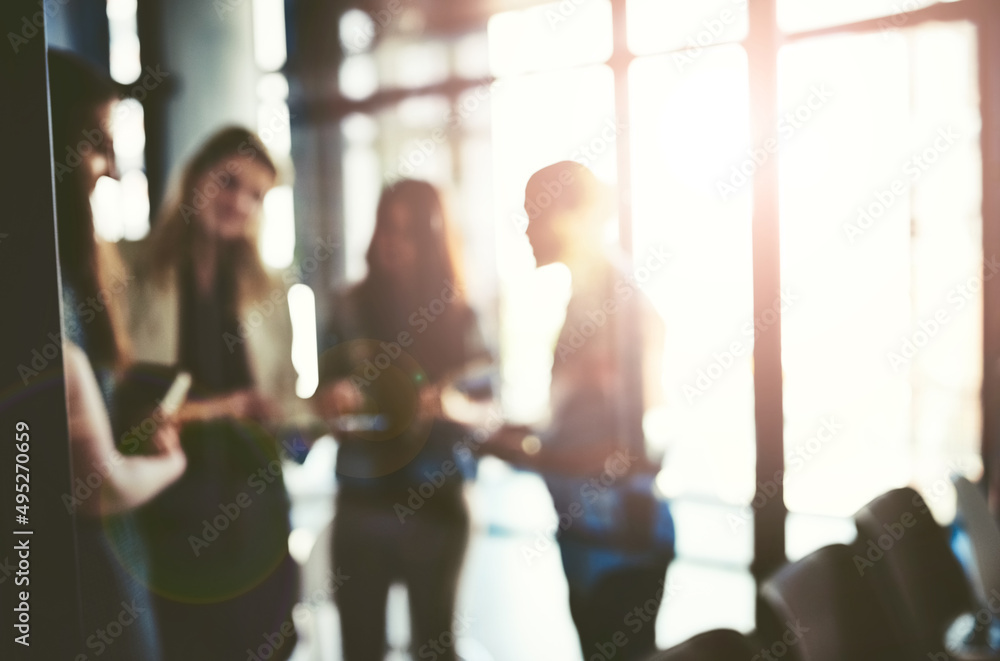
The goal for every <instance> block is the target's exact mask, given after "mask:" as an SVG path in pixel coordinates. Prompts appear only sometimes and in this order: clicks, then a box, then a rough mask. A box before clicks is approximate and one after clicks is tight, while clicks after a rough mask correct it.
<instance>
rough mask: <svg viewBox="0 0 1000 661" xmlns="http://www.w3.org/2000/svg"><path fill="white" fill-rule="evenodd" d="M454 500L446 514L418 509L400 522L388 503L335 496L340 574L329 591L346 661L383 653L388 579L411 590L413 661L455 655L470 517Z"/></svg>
mask: <svg viewBox="0 0 1000 661" xmlns="http://www.w3.org/2000/svg"><path fill="white" fill-rule="evenodd" d="M438 497H441V498H447V497H448V496H447V495H445V494H439V495H438ZM453 505H454V506H453V507H450V508H448V509H447V511H446V512H444V513H442V512H441V511H440V508H438V511H435V512H430V511H425V510H417V511H416V513H415V514H413V515H409V516H406V517H405V518H404V520H403V521H400V519H399V517H398V516H397V515H396V514H395V512H394V511H393V509H392V505H391V504H390V505H389V506H388V507H386V506H378V505H374V504H372V505H365V504H363V503H359V502H357V499H355V498H351V499H345V498H338V503H337V512H336V515H335V518H334V523H333V553H332V555H333V571H334V572H337V573H338V574H339V575H341V576H343V577H344V582H343V583H342V584H341V585H340V586H339V587H338V589H337V591H336V592H335V593H334V598H335V600H336V602H337V608H338V610H339V612H340V630H341V640H342V642H343V652H344V661H382V659H383V658H384V657H385V653H386V646H387V643H386V621H385V616H386V601H387V598H388V594H389V587H390V586H391V585H392V583H393V582H401V583H403V584H405V585H406V589H407V592H408V595H409V606H410V622H411V632H412V646H413V650H412V651H413V656H414V658H429V657H430V656H433V658H435V659H438V660H439V661H454V659H456V658H457V657H456V655H455V633H454V632H453V631H452V620H453V619H454V615H455V597H456V593H457V590H458V579H459V574H460V572H461V566H462V559H463V557H464V555H465V549H466V546H467V545H468V536H469V518H468V511H467V510H466V508H465V504H464V501H460V500H459V502H457V503H454V504H453Z"/></svg>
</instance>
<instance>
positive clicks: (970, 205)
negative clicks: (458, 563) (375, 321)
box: [339, 0, 1000, 646]
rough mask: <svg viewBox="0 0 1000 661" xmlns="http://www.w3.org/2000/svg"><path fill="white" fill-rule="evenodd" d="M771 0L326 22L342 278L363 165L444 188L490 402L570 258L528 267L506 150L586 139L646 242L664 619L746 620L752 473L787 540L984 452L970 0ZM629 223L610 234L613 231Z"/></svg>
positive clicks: (554, 310) (547, 157)
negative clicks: (457, 25)
mask: <svg viewBox="0 0 1000 661" xmlns="http://www.w3.org/2000/svg"><path fill="white" fill-rule="evenodd" d="M769 3H772V4H770V6H771V7H772V8H773V9H774V14H773V16H776V19H775V20H776V21H777V25H776V26H767V25H761V24H760V23H759V22H757V23H755V22H754V20H753V18H752V16H751V11H754V7H755V5H754V0H751V1H750V3H749V4H748V3H747V2H746V1H744V0H712V1H711V2H699V3H692V2H683V1H681V0H594V1H593V2H587V3H565V2H564V3H549V4H539V5H535V6H531V7H527V8H524V7H523V5H522V6H521V8H518V9H515V10H512V11H507V12H502V13H498V14H496V15H494V16H493V17H492V18H491V19H490V21H489V23H488V29H487V31H486V33H485V34H482V33H475V34H472V35H468V36H466V37H463V38H459V39H446V40H442V39H440V38H428V37H426V36H423V35H420V34H419V29H417V28H414V29H410V28H408V27H407V26H408V25H409V23H410V21H409V20H408V19H407V18H406V17H405V16H402V17H400V20H398V21H396V22H394V23H393V25H392V26H390V27H389V28H388V29H387V30H388V32H391V34H389V33H386V34H381V33H380V31H382V30H385V29H386V28H383V27H382V26H381V25H378V24H376V23H374V22H372V20H371V18H369V17H368V16H367V15H365V14H364V13H362V12H358V11H350V12H348V13H347V14H345V15H344V17H343V19H342V22H341V26H340V33H341V40H342V42H343V45H344V48H345V51H346V53H347V56H346V58H345V60H344V62H343V64H342V66H341V69H340V77H339V85H340V93H341V96H342V97H343V99H345V101H346V103H347V104H349V105H350V104H353V106H354V107H355V108H356V110H355V111H354V112H351V113H348V114H346V116H344V117H343V118H342V119H341V120H340V129H341V133H342V138H343V142H344V145H345V150H344V155H343V159H344V160H343V164H344V167H343V172H344V188H345V195H344V213H345V217H346V223H345V231H346V245H347V265H346V271H347V275H348V278H349V279H356V278H359V277H361V275H362V274H363V273H364V269H365V266H364V261H363V258H364V250H365V248H366V246H367V242H368V240H369V238H370V236H371V230H372V222H373V219H374V210H375V202H376V200H377V197H378V193H379V190H380V188H381V186H382V184H383V183H385V182H386V181H392V180H393V179H395V178H398V177H400V176H414V177H419V178H425V179H428V180H430V181H432V182H435V183H437V184H439V185H441V186H443V187H444V188H446V189H448V190H451V191H453V192H457V191H461V193H460V196H458V197H457V205H456V207H457V209H458V211H459V213H458V214H456V215H457V218H458V219H459V220H460V226H461V229H462V231H463V234H464V237H463V238H464V243H465V246H466V259H467V264H468V265H469V267H470V268H469V274H470V281H471V282H470V287H469V290H470V291H469V293H470V298H471V299H472V300H473V301H474V302H477V303H478V304H479V305H481V307H482V310H481V312H482V313H483V314H484V316H485V318H486V319H487V322H488V323H487V324H486V325H487V329H488V332H489V333H490V334H491V336H492V337H493V338H495V341H496V345H497V348H498V352H499V356H500V371H501V385H502V389H501V396H502V406H503V409H504V414H505V416H507V417H508V418H509V419H514V420H522V421H535V420H537V419H538V418H539V416H542V415H544V412H545V411H546V399H547V394H548V387H547V386H548V378H549V370H550V367H551V355H552V354H551V352H552V348H553V345H554V343H555V340H556V334H557V333H558V330H559V327H560V325H561V322H562V314H561V311H562V309H563V308H564V304H565V302H566V299H567V296H568V293H569V286H570V281H569V278H570V276H569V273H568V272H567V271H566V270H565V269H563V268H562V267H559V266H552V267H546V268H542V269H538V270H536V269H534V268H533V266H534V264H533V260H532V258H531V253H530V250H529V249H528V247H527V242H526V240H525V238H524V236H523V233H524V227H525V225H526V223H527V218H526V216H525V214H524V211H523V208H522V205H523V192H524V186H525V183H526V182H527V180H528V178H529V176H530V175H531V174H532V173H533V172H534V171H536V170H537V169H539V168H540V167H543V166H545V165H548V164H551V163H553V162H556V161H559V160H576V161H578V162H580V163H582V164H584V165H586V166H588V167H590V168H591V169H592V170H593V171H594V172H595V174H596V175H597V176H598V178H599V179H600V180H601V181H602V182H604V183H605V184H606V185H607V186H608V187H609V188H611V189H614V190H616V191H617V195H618V197H619V205H618V208H619V209H625V210H627V211H628V213H626V214H623V217H622V218H617V217H616V218H612V219H611V220H610V221H609V224H608V228H607V237H608V244H609V246H610V247H617V248H620V249H623V250H624V251H625V252H628V253H631V254H632V255H633V256H634V258H635V259H636V260H637V261H638V260H641V259H642V258H643V257H644V256H645V255H647V254H649V253H650V252H651V251H663V252H666V253H667V254H668V255H669V259H668V261H667V264H666V265H665V266H664V267H663V268H662V270H660V271H658V272H656V273H653V274H652V277H650V278H648V280H647V281H646V282H644V283H643V289H644V291H645V293H646V294H647V295H648V296H649V297H650V299H651V300H652V302H653V303H654V305H655V307H656V308H657V310H658V311H659V313H660V314H661V316H662V317H663V319H664V322H665V324H666V328H667V336H666V346H665V355H664V362H663V366H662V367H663V385H664V386H665V388H664V390H665V393H666V399H665V401H664V402H663V404H662V406H660V407H658V408H656V409H653V410H651V411H649V412H648V413H647V416H646V420H645V421H644V425H645V429H646V435H647V444H648V446H649V449H650V451H651V453H652V454H653V455H654V456H662V457H663V468H662V472H661V474H660V477H659V479H658V483H659V484H660V486H661V487H662V489H663V490H664V491H665V492H666V493H667V494H668V495H669V496H670V497H671V498H672V503H673V509H674V514H675V518H676V522H677V530H678V560H677V561H676V562H675V563H674V565H673V566H672V568H671V570H670V580H671V582H673V583H674V584H675V585H676V586H677V587H678V589H676V590H674V591H673V594H672V595H671V597H670V598H669V599H667V600H666V601H665V603H664V606H663V609H662V611H661V619H660V622H659V624H658V642H659V644H660V645H662V646H665V645H670V644H672V643H675V642H678V641H680V640H683V639H685V638H687V637H688V636H690V635H692V634H694V633H697V632H699V631H703V630H706V629H709V628H714V627H734V628H737V629H743V630H749V629H751V628H752V627H753V626H754V615H753V612H754V606H753V604H754V599H755V584H754V580H753V578H752V576H751V569H750V567H751V563H752V562H753V561H754V557H753V554H754V551H753V549H754V539H755V534H756V535H757V538H758V542H759V540H760V537H761V536H762V535H767V534H769V531H762V530H758V531H756V532H755V530H754V523H755V514H756V513H757V512H758V510H759V509H760V508H761V507H763V506H766V502H765V503H763V504H762V503H761V502H760V498H761V493H765V494H766V493H768V490H769V488H770V485H768V484H767V483H766V482H767V480H768V479H773V480H776V481H777V482H778V483H780V484H779V486H781V487H783V489H784V503H783V504H784V506H786V507H787V509H788V511H789V516H788V517H787V519H786V520H785V524H784V525H785V532H786V535H787V538H786V541H785V545H784V548H783V549H781V550H782V551H783V552H784V553H785V554H787V556H788V557H789V558H791V559H795V558H798V557H801V556H802V555H804V554H806V553H808V552H810V551H812V550H815V549H816V548H818V547H820V546H822V545H824V544H827V543H831V542H835V541H849V540H850V539H851V538H853V536H854V529H853V523H852V521H851V516H852V515H853V513H854V512H855V511H856V510H857V509H858V508H860V507H861V506H863V505H864V504H865V503H866V502H867V501H869V500H870V499H872V498H874V497H875V496H877V495H879V494H880V493H883V492H885V491H886V490H888V489H891V488H893V487H897V486H903V485H907V484H910V485H913V486H916V487H917V488H918V489H919V490H921V491H922V492H923V494H924V495H925V497H926V498H927V499H928V501H929V503H930V504H931V507H932V508H933V510H934V512H935V514H936V515H937V516H938V518H939V520H941V521H942V522H945V521H948V520H949V519H950V518H951V516H952V513H953V508H954V504H953V495H952V494H951V493H950V488H949V487H948V486H947V483H948V477H949V473H951V472H958V473H962V474H965V475H967V476H970V477H973V478H977V477H979V476H980V475H981V473H982V462H981V457H980V441H981V438H982V433H983V432H982V428H983V423H982V419H981V418H982V407H981V402H980V389H981V387H982V383H983V371H982V363H983V360H982V357H983V331H982V328H983V324H984V314H983V295H982V288H983V282H982V279H983V277H982V276H983V272H984V271H983V268H984V251H983V243H982V237H983V219H982V212H981V207H982V195H983V191H982V179H983V177H982V156H981V154H980V150H979V144H980V125H981V117H980V115H979V91H978V80H979V78H978V75H979V67H980V65H981V63H980V62H978V59H977V43H978V39H979V32H978V31H977V27H976V24H975V20H976V17H975V10H974V8H973V6H972V5H973V3H971V2H969V1H959V2H955V3H950V4H952V5H954V6H953V7H950V8H948V9H947V11H945V10H944V9H943V8H944V7H945V3H937V2H932V1H924V2H920V3H916V2H913V3H910V2H901V3H898V2H868V1H865V2H860V1H857V2H836V3H830V2H818V1H816V2H813V1H812V0H810V1H809V2H799V1H795V2H793V1H792V0H787V1H786V0H757V6H759V5H769ZM939 4H940V6H939ZM766 15H767V12H760V13H758V14H754V15H753V16H766ZM932 19H933V20H932ZM851 21H866V22H863V23H858V24H850V23H849V22H851ZM619 23H620V24H619ZM774 27H776V28H777V29H778V30H779V32H778V35H777V37H776V42H769V41H768V36H767V33H768V32H769V29H770V28H774ZM806 30H823V32H822V33H820V34H815V35H813V34H806V33H804V31H806ZM375 36H377V37H378V38H377V39H375V38H374V37H375ZM484 41H485V43H484ZM762 44H764V46H762ZM486 52H488V54H489V61H488V65H487V63H486V62H484V60H483V57H482V56H483V54H484V53H486ZM762 52H763V53H765V55H766V57H763V58H762V57H761V53H762ZM752 55H753V57H752ZM754 58H757V59H754ZM755 67H756V68H755ZM488 75H491V76H493V77H494V78H495V80H490V79H488V78H486V76H488ZM769 75H770V76H773V77H774V78H775V79H776V80H777V86H778V89H777V93H776V95H775V98H771V99H766V100H765V103H766V104H767V105H768V107H765V108H758V107H754V106H752V102H751V99H754V98H756V95H755V94H754V93H753V92H754V90H753V89H752V88H751V84H752V81H753V80H755V79H760V78H761V77H763V78H767V77H768V76H769ZM755 77H756V78H755ZM477 80H478V81H479V82H478V83H477ZM456 83H458V84H456ZM456 89H458V90H461V91H460V92H456V91H455V90H456ZM758 103H760V101H759V100H758ZM771 114H773V116H774V120H773V122H770V123H767V124H764V125H755V124H753V123H752V121H751V120H752V119H753V118H754V117H760V116H769V115H771ZM755 126H756V130H755V129H754V127H755ZM772 159H776V160H777V162H778V165H779V167H778V170H777V186H776V189H775V190H774V191H773V193H774V195H775V196H776V198H775V205H774V208H775V209H776V213H777V216H778V217H777V222H775V223H773V225H768V224H767V223H761V218H759V217H756V218H755V217H754V213H755V209H758V212H757V213H758V215H759V213H760V212H759V208H760V206H759V202H760V200H761V198H762V196H764V195H769V194H771V193H770V192H769V191H768V190H767V188H766V185H764V184H761V181H762V180H763V178H762V177H760V176H759V175H760V173H761V171H762V170H763V169H765V168H766V167H768V165H769V164H771V163H772ZM623 224H627V226H624V225H623ZM761 227H765V228H770V229H765V230H764V231H763V233H762V232H761V230H760V228H761ZM623 228H624V229H626V230H628V231H624V232H623V231H622V230H623ZM768 233H770V236H768ZM622 235H624V236H631V237H632V238H631V245H626V246H622V245H617V244H618V242H619V236H622ZM762 236H763V237H764V238H765V239H767V240H773V242H774V245H779V246H780V264H778V263H777V262H776V263H775V265H774V268H775V269H776V271H777V273H778V274H779V275H780V288H779V287H776V288H775V290H774V291H773V292H772V293H771V294H770V295H769V298H768V299H767V300H766V301H763V302H762V296H761V291H763V289H764V287H762V286H761V284H760V283H761V282H766V281H768V279H769V278H770V277H771V275H770V274H768V273H763V272H762V271H761V269H762V268H764V267H763V266H762V264H761V262H760V260H759V259H758V260H757V262H756V266H755V256H757V257H759V256H760V254H762V252H761V251H763V250H765V248H763V247H761V245H755V237H756V239H760V238H761V237H762ZM765 243H766V241H765ZM985 263H986V269H987V270H986V271H985V272H986V273H987V274H989V273H991V272H992V271H991V270H990V268H991V265H992V264H993V262H991V261H990V259H985ZM997 267H998V269H1000V265H997ZM755 299H756V300H755ZM779 319H780V321H779ZM779 332H780V336H781V352H780V355H779V354H777V353H775V355H774V357H773V358H771V359H768V360H773V362H774V363H775V364H774V365H770V364H768V365H757V364H755V358H754V356H755V353H754V352H755V348H757V347H758V343H759V342H761V338H766V339H767V340H768V341H769V342H770V341H773V339H774V337H775V336H777V335H778V334H779ZM769 333H770V335H767V334H769ZM759 355H768V354H767V352H765V353H764V354H758V356H759ZM763 369H768V370H770V371H773V372H780V373H781V375H782V383H783V396H782V397H781V398H780V399H777V398H775V399H776V401H774V402H767V403H766V406H772V404H773V405H774V406H776V407H777V409H778V410H779V412H780V416H779V417H780V418H781V419H782V420H783V445H782V446H781V448H780V449H781V452H782V454H783V457H784V469H783V470H784V472H783V474H780V475H776V476H774V477H773V478H767V477H766V476H764V477H763V478H762V476H761V475H759V474H758V473H757V471H755V462H756V461H757V458H758V454H757V453H758V451H759V446H760V444H761V439H759V438H757V429H758V425H759V423H760V421H759V420H758V419H757V418H755V410H756V411H758V415H759V411H760V410H761V402H762V400H763V399H764V398H766V397H768V396H769V393H768V391H767V390H762V387H761V386H760V385H757V386H756V389H757V390H756V391H755V371H756V372H759V371H760V370H763ZM480 478H481V479H480V482H479V485H478V486H477V489H480V492H479V493H480V496H481V498H479V499H478V500H477V501H476V503H477V507H478V508H479V512H480V513H481V514H482V516H483V517H484V518H485V520H486V521H485V522H486V524H487V525H488V526H489V527H490V529H492V530H505V531H508V532H513V533H514V534H515V535H518V534H520V535H527V536H529V537H532V538H536V537H537V535H539V534H542V536H546V535H550V534H551V532H552V530H553V529H554V527H555V526H554V524H552V523H551V522H550V521H548V519H547V518H546V517H545V516H543V515H541V514H539V512H540V508H539V507H538V506H539V504H542V505H544V502H545V500H546V496H545V492H544V489H543V488H542V487H541V485H540V483H538V482H537V481H534V482H533V481H532V479H531V478H528V477H525V476H524V475H522V474H514V473H512V472H510V471H507V470H506V469H505V468H504V467H502V466H500V465H499V464H497V463H494V462H490V461H485V462H483V463H482V465H481V474H480ZM762 480H763V481H762ZM541 509H542V510H543V509H544V507H542V508H541ZM539 531H541V533H540V532H539ZM770 532H771V533H773V532H774V531H770ZM779 538H780V536H779ZM512 548H513V549H514V552H516V550H517V547H516V546H514V547H512ZM527 573H528V574H529V575H531V573H530V572H527ZM521 578H523V577H518V579H511V580H512V581H514V583H516V582H517V580H520V579H521ZM476 580H477V581H480V583H477V584H479V585H482V581H485V580H486V579H476ZM488 587H489V589H491V590H493V589H499V588H498V586H496V585H493V584H492V583H491V584H490V585H489V586H488ZM508 587H509V586H508ZM720 594H724V595H726V598H725V599H724V600H718V599H715V600H710V599H709V597H708V596H706V595H720ZM523 624H524V626H525V627H528V628H530V624H531V623H527V622H526V623H523Z"/></svg>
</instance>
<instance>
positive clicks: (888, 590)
mask: <svg viewBox="0 0 1000 661" xmlns="http://www.w3.org/2000/svg"><path fill="white" fill-rule="evenodd" d="M854 520H855V523H856V524H857V527H858V541H857V543H856V544H855V546H856V547H857V548H858V552H859V554H860V555H861V560H859V561H858V565H859V567H858V571H859V573H861V574H862V575H863V577H864V578H866V579H868V580H870V581H872V582H873V583H874V584H875V588H876V590H877V591H878V593H879V596H880V597H881V598H882V600H883V603H884V604H885V605H886V607H887V609H888V611H889V613H890V617H891V618H892V620H893V624H894V626H895V628H896V630H897V631H898V632H899V635H900V636H901V637H902V639H903V640H905V641H906V642H907V644H908V645H909V654H910V656H911V657H913V658H921V657H922V658H926V655H927V654H928V653H932V654H937V653H940V652H943V651H945V649H944V635H945V632H946V630H947V628H948V626H949V625H950V624H951V623H952V622H953V621H954V619H955V618H956V617H958V616H959V615H960V614H962V613H965V612H969V611H971V610H973V609H974V602H973V599H972V593H971V591H970V590H969V582H968V580H966V578H965V574H964V573H963V571H962V566H961V565H960V564H959V562H958V559H957V558H956V557H955V555H954V553H952V551H951V547H950V546H949V545H948V538H947V535H946V534H945V531H944V529H943V528H942V527H941V526H939V525H938V524H937V522H936V521H935V520H934V516H933V515H932V514H931V512H930V509H929V508H928V507H927V504H926V503H925V502H924V499H923V498H922V497H921V496H920V494H918V493H917V492H916V491H914V490H913V489H910V488H903V489H894V490H892V491H890V492H888V493H886V494H883V495H881V496H879V497H878V498H876V499H875V500H873V501H871V502H870V503H868V504H867V505H865V506H864V507H863V508H862V509H861V510H859V511H858V513H857V514H855V516H854Z"/></svg>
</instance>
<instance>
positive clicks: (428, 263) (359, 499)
mask: <svg viewBox="0 0 1000 661" xmlns="http://www.w3.org/2000/svg"><path fill="white" fill-rule="evenodd" d="M454 252H455V251H454V249H453V246H452V244H451V239H450V235H449V232H448V226H447V221H446V217H445V211H444V208H443V205H442V202H441V197H440V195H439V193H438V191H437V190H436V189H435V188H434V187H433V186H431V185H430V184H428V183H425V182H421V181H413V180H403V181H400V182H398V183H396V184H394V185H392V186H390V187H388V188H386V189H385V191H384V192H383V193H382V197H381V199H380V201H379V205H378V210H377V215H376V220H375V232H374V236H373V237H372V241H371V246H370V247H369V249H368V254H367V261H368V274H367V276H366V277H365V279H364V280H363V281H362V282H361V283H359V284H357V285H356V286H354V287H352V288H350V289H348V290H346V291H345V292H343V293H342V295H341V296H340V297H339V299H338V300H337V301H336V305H335V306H334V310H333V315H334V324H333V327H332V328H331V329H330V333H329V336H328V337H327V339H326V342H325V344H326V346H328V347H330V348H329V349H328V350H327V351H326V352H324V354H323V356H321V359H320V383H321V387H320V389H319V391H318V392H317V395H316V397H315V401H316V405H317V407H318V409H319V411H320V412H321V413H322V414H323V416H324V417H325V418H327V419H328V420H330V421H331V424H332V426H333V427H334V429H335V436H336V438H337V440H338V441H339V443H340V449H339V452H338V456H337V479H338V492H337V502H336V514H335V517H334V523H333V559H334V563H335V571H338V572H342V573H343V574H344V575H346V576H349V577H350V579H349V580H346V581H345V582H344V583H343V584H342V585H340V587H339V588H338V590H337V592H336V593H335V595H334V596H335V598H336V600H337V605H338V608H339V611H340V621H341V635H342V640H343V651H344V658H345V660H346V661H369V660H376V659H382V658H383V657H384V655H385V651H386V635H385V615H386V599H387V596H388V592H389V586H390V585H391V584H392V583H393V582H402V583H404V584H405V585H406V588H407V592H408V594H409V602H410V618H411V622H412V626H411V631H412V641H413V653H414V656H416V655H417V653H418V650H421V649H423V651H424V652H426V651H427V648H426V646H427V645H428V644H433V645H436V646H437V648H439V649H436V651H435V654H437V655H438V656H437V657H436V658H441V659H455V658H456V656H455V647H454V642H455V640H454V635H453V634H452V630H451V629H452V619H453V616H454V611H455V597H456V590H457V585H458V578H459V573H460V569H461V563H462V558H463V556H464V554H465V548H466V544H467V538H468V530H469V515H468V510H467V506H466V503H465V500H464V494H463V489H462V477H461V473H460V471H459V470H458V465H457V462H456V457H455V456H454V454H453V452H452V448H453V446H454V445H455V443H456V442H457V441H458V439H459V436H460V431H461V430H460V427H458V426H457V425H455V424H454V423H451V422H449V421H448V420H446V419H445V417H444V415H443V414H442V411H441V402H440V396H441V390H442V388H443V387H445V386H446V385H448V384H449V383H451V382H453V380H454V377H456V376H457V375H460V374H461V373H462V372H463V371H465V370H466V369H467V368H469V367H470V366H471V365H472V364H473V363H474V362H475V361H477V360H481V359H488V355H487V352H486V350H485V349H484V347H483V344H482V339H481V337H480V335H479V331H478V326H477V324H476V319H475V315H474V314H473V312H472V310H471V308H469V306H468V305H466V303H465V301H464V296H463V295H462V283H461V276H460V271H459V269H458V267H457V266H456V263H455V259H454ZM431 492H432V493H431ZM413 493H418V494H421V493H422V494H423V496H422V497H421V498H420V502H419V503H418V502H417V501H416V500H415V499H414V498H413V496H412V494H413ZM429 494H430V495H429ZM449 636H450V637H451V638H450V643H449V644H448V645H444V646H441V645H440V644H439V641H440V640H441V639H442V638H448V637H449ZM421 656H423V654H421Z"/></svg>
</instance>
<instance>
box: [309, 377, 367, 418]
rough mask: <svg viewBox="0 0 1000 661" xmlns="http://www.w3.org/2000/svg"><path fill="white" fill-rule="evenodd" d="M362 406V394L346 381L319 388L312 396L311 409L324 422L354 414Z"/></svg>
mask: <svg viewBox="0 0 1000 661" xmlns="http://www.w3.org/2000/svg"><path fill="white" fill-rule="evenodd" d="M363 404H364V394H362V392H361V390H359V389H358V387H357V386H355V385H354V384H353V383H351V382H350V381H349V380H347V379H341V380H339V381H334V382H332V383H329V384H327V385H325V386H321V387H320V388H319V389H318V390H317V391H316V394H315V395H313V408H314V409H315V410H316V412H317V413H318V414H319V415H320V417H322V418H323V419H325V420H332V419H334V418H338V417H340V416H342V415H348V414H351V413H356V412H357V411H359V410H361V407H362V406H363Z"/></svg>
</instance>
